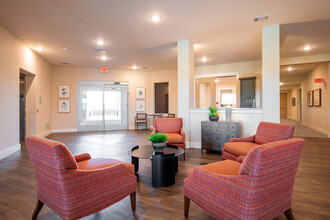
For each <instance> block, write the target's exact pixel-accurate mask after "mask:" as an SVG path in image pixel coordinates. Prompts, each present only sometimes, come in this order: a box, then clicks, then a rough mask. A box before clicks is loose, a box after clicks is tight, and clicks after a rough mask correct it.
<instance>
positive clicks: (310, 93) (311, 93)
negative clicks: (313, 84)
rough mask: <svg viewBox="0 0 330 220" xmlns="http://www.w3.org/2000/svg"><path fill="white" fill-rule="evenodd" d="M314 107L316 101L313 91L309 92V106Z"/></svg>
mask: <svg viewBox="0 0 330 220" xmlns="http://www.w3.org/2000/svg"><path fill="white" fill-rule="evenodd" d="M313 105H314V100H313V91H309V92H307V106H309V107H311V106H313Z"/></svg>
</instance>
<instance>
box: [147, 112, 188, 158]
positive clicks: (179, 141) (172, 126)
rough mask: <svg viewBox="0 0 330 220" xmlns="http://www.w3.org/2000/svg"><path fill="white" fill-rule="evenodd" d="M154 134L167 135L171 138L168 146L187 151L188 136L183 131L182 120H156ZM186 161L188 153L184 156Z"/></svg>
mask: <svg viewBox="0 0 330 220" xmlns="http://www.w3.org/2000/svg"><path fill="white" fill-rule="evenodd" d="M154 123H155V124H154V130H153V132H152V133H166V134H167V135H168V137H169V139H168V140H167V143H168V144H171V145H175V146H177V147H180V148H182V149H184V150H186V136H185V133H184V131H183V129H182V125H183V123H182V118H155V122H154ZM183 160H186V152H185V153H184V154H183Z"/></svg>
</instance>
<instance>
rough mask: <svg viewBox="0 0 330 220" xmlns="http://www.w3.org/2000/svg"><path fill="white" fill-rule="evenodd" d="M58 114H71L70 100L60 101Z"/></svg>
mask: <svg viewBox="0 0 330 220" xmlns="http://www.w3.org/2000/svg"><path fill="white" fill-rule="evenodd" d="M58 112H60V113H69V112H70V100H67V99H60V100H58Z"/></svg>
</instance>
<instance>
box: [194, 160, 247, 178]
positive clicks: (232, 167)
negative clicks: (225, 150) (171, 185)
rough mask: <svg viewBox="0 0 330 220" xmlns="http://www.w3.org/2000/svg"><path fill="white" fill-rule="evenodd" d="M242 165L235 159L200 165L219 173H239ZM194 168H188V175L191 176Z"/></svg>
mask: <svg viewBox="0 0 330 220" xmlns="http://www.w3.org/2000/svg"><path fill="white" fill-rule="evenodd" d="M241 165H242V164H241V163H239V162H236V161H233V160H223V161H219V162H215V163H210V164H207V165H202V166H199V167H200V168H203V169H205V170H208V171H211V172H213V173H217V174H222V175H238V174H239V169H240V167H241ZM194 169H195V168H191V169H189V170H188V177H190V176H191V174H192V172H193V170H194Z"/></svg>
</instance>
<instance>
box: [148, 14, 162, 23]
mask: <svg viewBox="0 0 330 220" xmlns="http://www.w3.org/2000/svg"><path fill="white" fill-rule="evenodd" d="M150 19H151V20H152V21H153V22H158V21H160V16H159V15H152V16H151V17H150Z"/></svg>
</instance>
